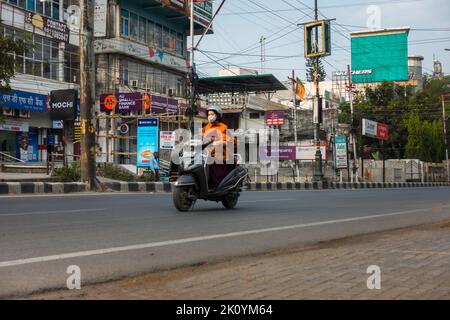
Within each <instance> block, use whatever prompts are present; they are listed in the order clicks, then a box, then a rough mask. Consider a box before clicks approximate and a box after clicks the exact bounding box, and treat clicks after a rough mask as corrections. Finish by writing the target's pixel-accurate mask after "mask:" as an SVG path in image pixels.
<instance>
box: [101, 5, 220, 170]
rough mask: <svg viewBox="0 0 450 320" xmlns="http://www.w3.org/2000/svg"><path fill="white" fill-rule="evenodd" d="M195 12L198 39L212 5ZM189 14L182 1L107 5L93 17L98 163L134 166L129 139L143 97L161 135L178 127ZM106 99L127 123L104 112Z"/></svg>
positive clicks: (133, 145)
mask: <svg viewBox="0 0 450 320" xmlns="http://www.w3.org/2000/svg"><path fill="white" fill-rule="evenodd" d="M105 1H106V0H105ZM194 8H195V10H194V21H195V24H194V29H195V33H196V34H201V33H203V32H204V30H205V29H206V27H207V26H208V24H209V22H210V21H211V19H212V4H211V2H210V1H208V2H202V3H195V7H194ZM189 12H190V11H189V1H187V0H170V1H169V0H148V1H141V0H127V1H124V0H114V1H108V2H107V10H105V11H104V12H103V17H102V16H100V15H97V19H98V20H97V24H96V28H97V30H98V31H97V32H96V36H97V38H96V41H95V53H96V68H97V88H96V89H97V90H96V91H97V95H98V96H99V100H98V104H99V106H98V107H99V111H100V112H99V119H100V121H99V138H98V161H99V162H111V161H114V162H120V163H130V164H133V163H134V162H135V158H134V156H133V153H134V152H136V140H135V139H133V138H130V137H135V136H136V130H137V129H136V118H133V116H136V117H138V116H139V115H141V114H142V112H143V105H142V99H143V98H142V96H143V95H144V94H146V95H148V96H149V97H150V101H151V109H150V110H151V111H150V112H151V113H153V114H154V113H158V114H160V115H161V122H162V125H161V127H163V128H164V130H167V129H172V126H174V125H175V124H176V125H179V122H178V120H179V119H178V118H177V121H171V120H173V119H174V118H175V116H179V115H181V114H182V110H181V107H182V105H184V104H185V103H186V100H185V98H186V84H187V72H188V70H189V69H188V67H189V62H188V61H189V57H188V52H187V44H186V42H187V37H188V36H189ZM209 32H210V33H211V32H212V31H209ZM108 95H115V96H116V97H117V100H118V104H117V106H116V109H115V112H116V115H117V114H120V115H124V116H131V117H130V118H126V117H123V118H117V116H116V117H115V118H114V119H113V120H112V119H111V117H110V115H111V114H109V113H108V112H105V111H108V110H106V109H105V107H104V100H103V99H104V98H105V97H106V96H108ZM122 124H127V126H128V128H129V130H127V131H128V132H127V133H126V134H120V133H118V132H117V128H118V127H120V125H122ZM171 125H172V126H171Z"/></svg>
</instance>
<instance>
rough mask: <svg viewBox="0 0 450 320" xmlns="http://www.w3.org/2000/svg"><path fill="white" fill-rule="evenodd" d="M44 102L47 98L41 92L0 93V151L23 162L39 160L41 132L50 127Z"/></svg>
mask: <svg viewBox="0 0 450 320" xmlns="http://www.w3.org/2000/svg"><path fill="white" fill-rule="evenodd" d="M46 103H47V97H46V96H45V95H41V94H35V93H30V92H24V91H20V90H10V91H8V92H3V93H1V94H0V105H1V106H2V109H3V117H4V119H3V120H2V122H1V123H0V152H2V153H3V154H5V155H7V156H10V157H13V158H16V159H19V160H21V161H24V162H39V161H41V159H42V149H43V147H42V145H43V143H42V142H43V135H45V134H46V132H45V130H46V127H49V125H48V124H47V122H48V120H49V116H48V115H47V114H46V111H47V110H46ZM10 160H12V159H11V158H10Z"/></svg>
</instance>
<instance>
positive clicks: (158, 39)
mask: <svg viewBox="0 0 450 320" xmlns="http://www.w3.org/2000/svg"><path fill="white" fill-rule="evenodd" d="M155 46H156V47H158V48H162V26H161V25H160V24H155Z"/></svg>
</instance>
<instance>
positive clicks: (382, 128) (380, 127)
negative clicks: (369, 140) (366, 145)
mask: <svg viewBox="0 0 450 320" xmlns="http://www.w3.org/2000/svg"><path fill="white" fill-rule="evenodd" d="M377 138H378V139H380V140H385V141H387V140H388V139H389V128H388V126H387V125H386V124H383V123H377Z"/></svg>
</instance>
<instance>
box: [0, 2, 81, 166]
mask: <svg viewBox="0 0 450 320" xmlns="http://www.w3.org/2000/svg"><path fill="white" fill-rule="evenodd" d="M70 5H71V3H70V1H67V0H48V1H39V0H26V1H25V0H2V1H0V16H1V22H0V32H1V33H2V35H3V36H5V37H12V38H15V39H19V38H24V37H25V35H26V37H28V39H29V43H30V47H29V50H28V52H27V53H26V54H25V55H23V56H14V58H15V60H16V62H17V67H16V75H15V77H14V78H13V79H12V80H11V91H8V92H1V93H0V103H1V106H2V109H3V111H2V112H3V121H2V123H0V152H2V153H3V154H5V155H7V156H8V159H9V160H12V161H13V160H14V158H16V159H20V160H22V161H25V162H42V161H46V160H47V146H48V144H49V143H48V140H49V141H50V142H51V143H52V144H53V149H54V151H55V152H57V153H62V152H63V141H66V142H67V143H66V146H65V150H66V152H67V153H70V154H73V153H76V152H77V149H78V146H77V143H76V139H75V143H74V121H72V122H67V123H64V125H63V123H62V122H60V121H58V122H53V121H51V118H50V114H49V112H48V108H47V103H48V99H49V95H50V92H51V91H52V90H59V89H78V83H79V54H78V51H79V49H78V36H76V32H74V29H73V28H72V26H71V25H70V24H69V23H68V20H69V14H67V8H68V7H70ZM63 136H65V137H66V139H62V137H63Z"/></svg>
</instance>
